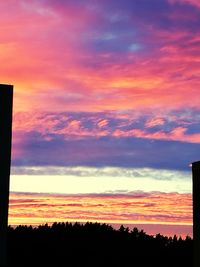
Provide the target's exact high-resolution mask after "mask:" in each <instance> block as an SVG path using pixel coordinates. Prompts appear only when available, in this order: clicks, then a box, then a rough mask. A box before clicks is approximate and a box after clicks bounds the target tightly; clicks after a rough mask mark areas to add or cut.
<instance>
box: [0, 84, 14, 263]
mask: <svg viewBox="0 0 200 267" xmlns="http://www.w3.org/2000/svg"><path fill="white" fill-rule="evenodd" d="M12 104H13V86H12V85H3V84H0V267H5V266H6V258H7V225H8V203H9V180H10V162H11V139H12Z"/></svg>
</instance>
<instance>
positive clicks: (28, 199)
mask: <svg viewBox="0 0 200 267" xmlns="http://www.w3.org/2000/svg"><path fill="white" fill-rule="evenodd" d="M0 12H1V16H0V32H1V35H0V60H1V64H0V78H1V79H0V83H8V84H13V85H14V90H15V93H14V116H13V150H12V175H11V185H10V190H11V192H12V193H11V200H10V218H9V221H10V223H12V224H19V223H28V224H30V223H32V224H37V223H45V222H46V221H47V222H52V221H67V220H69V221H77V220H78V221H88V220H90V221H103V222H108V223H116V224H118V223H127V224H149V225H151V224H154V225H156V224H157V225H158V226H159V225H165V226H166V227H167V226H168V225H169V228H168V229H170V231H171V233H174V231H177V232H178V230H177V225H179V226H180V228H179V229H181V227H184V226H185V228H184V229H185V232H184V234H190V235H191V234H192V232H191V231H192V230H191V229H192V228H191V224H192V208H191V205H192V203H191V199H192V198H191V192H192V183H191V168H190V167H189V165H190V163H191V162H193V161H197V160H199V159H200V153H199V151H200V98H199V87H200V49H199V47H200V31H199V29H200V2H199V0H117V1H116V0H87V1H83V0H29V1H25V0H7V1H2V0H1V1H0ZM33 215H34V216H33ZM172 225H174V228H173V229H174V230H173V229H172ZM152 229H153V228H152ZM159 229H161V228H159V227H158V229H157V230H158V231H159ZM166 229H167V228H166ZM182 229H183V228H182ZM160 231H161V230H160ZM165 232H167V233H169V231H165Z"/></svg>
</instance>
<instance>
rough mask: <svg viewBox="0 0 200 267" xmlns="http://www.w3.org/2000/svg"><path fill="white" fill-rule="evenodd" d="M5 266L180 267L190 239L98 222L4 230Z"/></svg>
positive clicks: (187, 259)
mask: <svg viewBox="0 0 200 267" xmlns="http://www.w3.org/2000/svg"><path fill="white" fill-rule="evenodd" d="M8 236H9V240H8V241H9V242H8V248H9V249H8V251H9V254H8V259H9V266H27V267H28V266H35V267H36V266H55V267H57V266H67V267H71V266H76V267H84V266H86V267H90V266H92V267H95V266H102V267H104V266H105V267H106V266H109V267H112V266H113V267H115V266H122V267H129V266H131V267H144V266H145V267H179V266H180V267H185V266H187V267H188V266H192V251H193V247H192V246H193V241H192V239H191V238H190V237H186V238H185V239H182V238H180V237H179V238H178V237H177V236H174V237H166V236H162V235H161V234H157V235H156V236H151V235H147V234H146V233H145V232H144V231H143V230H141V231H140V230H138V229H137V228H133V230H129V228H125V227H123V226H121V227H120V228H119V229H118V230H115V229H113V227H112V226H110V225H107V224H100V223H86V224H79V223H75V224H71V223H54V224H53V225H52V226H48V225H47V224H46V225H41V226H38V227H36V228H33V227H32V226H18V227H16V228H15V229H14V228H11V227H9V228H8Z"/></svg>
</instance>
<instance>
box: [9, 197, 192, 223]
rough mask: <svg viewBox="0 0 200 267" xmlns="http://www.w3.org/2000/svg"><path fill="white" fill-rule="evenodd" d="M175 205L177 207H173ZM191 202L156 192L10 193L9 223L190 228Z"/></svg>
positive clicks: (187, 199) (187, 198)
mask: <svg viewBox="0 0 200 267" xmlns="http://www.w3.org/2000/svg"><path fill="white" fill-rule="evenodd" d="M177 202H178V203H179V206H177V205H176V203H177ZM191 202H192V200H191V195H190V194H176V193H169V194H166V193H165V194H163V193H159V192H157V193H148V194H147V193H142V192H141V193H140V194H138V193H130V194H127V195H123V194H121V195H73V196H72V195H66V196H65V195H45V194H41V195H40V194H16V193H12V194H11V200H10V212H9V223H11V224H14V225H15V224H35V223H37V224H41V223H46V222H48V223H51V222H54V221H74V222H75V221H82V222H85V221H98V222H105V223H113V224H116V223H123V224H127V223H128V224H135V223H136V224H137V223H157V224H159V223H163V224H171V225H173V224H174V225H177V224H185V225H190V224H191V222H192V207H191ZM72 203H73V205H72ZM110 207H112V209H110Z"/></svg>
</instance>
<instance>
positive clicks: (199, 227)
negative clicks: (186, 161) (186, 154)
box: [192, 161, 200, 267]
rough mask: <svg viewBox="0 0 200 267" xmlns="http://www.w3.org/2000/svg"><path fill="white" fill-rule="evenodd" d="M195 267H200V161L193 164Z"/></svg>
mask: <svg viewBox="0 0 200 267" xmlns="http://www.w3.org/2000/svg"><path fill="white" fill-rule="evenodd" d="M192 175H193V239H194V267H200V161H197V162H193V163H192Z"/></svg>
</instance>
